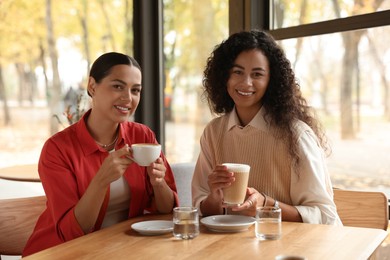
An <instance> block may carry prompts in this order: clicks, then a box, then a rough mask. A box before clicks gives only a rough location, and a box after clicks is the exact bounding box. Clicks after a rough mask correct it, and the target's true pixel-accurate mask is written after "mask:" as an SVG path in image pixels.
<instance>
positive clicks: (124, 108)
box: [115, 106, 130, 111]
mask: <svg viewBox="0 0 390 260" xmlns="http://www.w3.org/2000/svg"><path fill="white" fill-rule="evenodd" d="M115 107H116V108H118V109H119V110H123V111H129V110H130V108H127V107H121V106H115Z"/></svg>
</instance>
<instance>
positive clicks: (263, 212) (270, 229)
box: [255, 206, 282, 240]
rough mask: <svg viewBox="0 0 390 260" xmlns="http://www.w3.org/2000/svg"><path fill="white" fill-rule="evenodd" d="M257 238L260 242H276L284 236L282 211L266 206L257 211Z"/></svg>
mask: <svg viewBox="0 0 390 260" xmlns="http://www.w3.org/2000/svg"><path fill="white" fill-rule="evenodd" d="M255 232H256V237H257V238H258V239H260V240H275V239H279V238H280V237H281V235H282V209H281V208H279V207H272V206H265V207H258V208H257V209H256V222H255Z"/></svg>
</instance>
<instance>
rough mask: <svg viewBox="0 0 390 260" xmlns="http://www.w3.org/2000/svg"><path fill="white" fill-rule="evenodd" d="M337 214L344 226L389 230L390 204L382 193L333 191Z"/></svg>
mask: <svg viewBox="0 0 390 260" xmlns="http://www.w3.org/2000/svg"><path fill="white" fill-rule="evenodd" d="M333 192H334V202H335V203H336V206H337V213H338V214H339V216H340V219H341V221H342V222H343V224H344V226H353V227H367V228H378V229H384V230H387V227H388V225H389V204H388V203H389V202H388V199H387V197H386V195H385V194H384V193H382V192H373V191H352V190H342V189H333Z"/></svg>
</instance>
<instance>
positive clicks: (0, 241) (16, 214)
mask: <svg viewBox="0 0 390 260" xmlns="http://www.w3.org/2000/svg"><path fill="white" fill-rule="evenodd" d="M45 207H46V196H38V197H27V198H16V199H2V200H0V259H1V255H11V256H14V255H16V256H18V255H22V251H23V249H24V246H25V245H26V243H27V239H28V238H29V236H30V235H31V233H32V231H33V229H34V227H35V223H36V221H37V219H38V217H39V215H40V214H41V213H42V212H43V210H44V209H45Z"/></svg>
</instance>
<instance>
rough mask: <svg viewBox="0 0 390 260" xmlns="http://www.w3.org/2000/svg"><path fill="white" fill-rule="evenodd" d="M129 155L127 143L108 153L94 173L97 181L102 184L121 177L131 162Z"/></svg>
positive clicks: (107, 183)
mask: <svg viewBox="0 0 390 260" xmlns="http://www.w3.org/2000/svg"><path fill="white" fill-rule="evenodd" d="M129 157H130V151H129V146H128V145H127V144H126V145H125V146H124V147H122V148H121V149H119V150H116V151H114V152H112V153H110V154H109V155H108V157H107V158H106V159H104V161H103V164H102V165H101V166H100V169H99V170H98V172H97V174H96V177H97V178H98V179H99V182H100V183H101V184H102V185H109V184H110V183H111V182H113V181H116V180H117V179H119V178H120V177H122V175H123V174H124V173H125V171H126V169H127V167H128V166H129V165H130V164H132V163H133V161H132V160H131V159H130V158H129Z"/></svg>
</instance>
